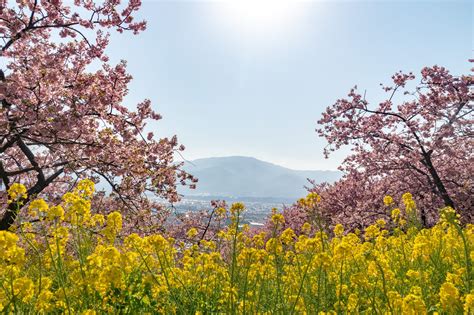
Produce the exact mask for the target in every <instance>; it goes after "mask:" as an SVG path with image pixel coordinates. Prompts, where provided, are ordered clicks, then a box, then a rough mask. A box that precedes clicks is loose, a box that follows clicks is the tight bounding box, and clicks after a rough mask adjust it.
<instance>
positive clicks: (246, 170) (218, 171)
mask: <svg viewBox="0 0 474 315" xmlns="http://www.w3.org/2000/svg"><path fill="white" fill-rule="evenodd" d="M184 169H185V170H186V171H187V172H189V173H191V174H192V175H194V176H195V177H197V178H198V179H199V182H198V184H197V189H195V190H191V189H188V188H187V187H185V188H181V189H180V191H179V192H180V193H181V194H184V195H185V196H219V197H227V198H229V197H230V198H232V197H239V198H240V197H245V198H282V199H295V198H300V197H303V196H305V195H306V194H307V191H306V190H305V189H304V186H305V185H306V186H307V185H309V183H308V181H307V179H308V178H310V179H314V180H315V181H316V182H317V183H321V182H334V181H336V180H338V179H339V178H340V177H341V173H340V172H338V171H297V170H292V169H289V168H285V167H282V166H279V165H275V164H272V163H268V162H264V161H260V160H257V159H255V158H252V157H243V156H230V157H213V158H205V159H198V160H194V161H191V162H186V163H185V166H184Z"/></svg>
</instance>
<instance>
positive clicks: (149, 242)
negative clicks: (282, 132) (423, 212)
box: [0, 181, 474, 314]
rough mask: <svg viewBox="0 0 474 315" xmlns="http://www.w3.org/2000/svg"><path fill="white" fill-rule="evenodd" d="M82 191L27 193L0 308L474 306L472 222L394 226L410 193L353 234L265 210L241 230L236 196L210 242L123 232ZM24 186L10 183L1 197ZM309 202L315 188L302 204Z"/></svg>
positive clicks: (5, 261) (6, 240) (409, 206)
mask: <svg viewBox="0 0 474 315" xmlns="http://www.w3.org/2000/svg"><path fill="white" fill-rule="evenodd" d="M93 191H94V188H93V183H92V182H91V181H82V182H80V183H79V185H78V186H77V188H76V189H75V190H74V191H73V192H71V193H67V194H65V195H64V196H63V198H62V203H61V204H60V205H56V206H51V205H48V204H47V203H46V202H44V200H42V199H36V200H34V201H33V202H32V203H31V204H30V206H29V214H28V217H25V218H22V224H20V225H19V226H18V229H17V230H16V231H15V232H14V233H13V232H7V231H2V232H0V249H1V250H0V266H1V269H2V270H3V271H4V272H2V274H1V275H0V284H1V286H0V308H1V309H2V310H3V311H4V312H17V313H30V312H31V313H32V312H38V313H59V312H67V313H83V314H96V313H105V312H108V313H124V314H126V313H144V312H150V313H163V314H174V313H176V314H189V313H191V314H192V313H196V314H201V313H265V312H267V313H269V312H271V313H285V314H286V313H288V314H291V313H307V314H326V313H336V312H337V313H344V312H347V313H354V314H357V313H386V312H389V313H392V314H400V313H404V314H425V313H427V312H435V311H436V312H438V313H439V314H454V313H462V312H466V313H467V314H470V313H472V312H474V283H473V280H474V274H473V266H472V262H473V259H474V226H473V225H467V226H465V227H461V225H460V224H459V220H458V217H459V215H457V214H456V212H455V211H454V210H453V209H452V208H449V207H446V208H444V209H442V210H441V216H440V221H439V222H438V223H437V224H436V225H435V226H434V227H432V228H430V229H419V228H417V227H416V225H415V224H412V223H410V222H409V220H405V221H406V222H403V220H404V218H405V215H408V214H409V211H412V210H413V207H414V203H413V200H412V199H411V195H410V194H405V196H404V202H405V203H406V210H405V211H404V214H403V213H402V214H401V211H399V210H398V211H396V208H394V209H393V210H394V211H393V220H394V222H396V226H395V227H394V228H393V229H387V223H386V222H385V221H383V220H379V221H377V222H376V224H374V225H371V226H369V227H367V228H366V229H365V231H364V232H356V233H347V232H345V231H344V227H343V226H342V225H337V226H335V227H334V230H333V232H332V233H331V234H332V235H328V234H327V233H325V232H323V231H321V230H320V229H319V228H318V227H317V225H312V224H309V223H305V224H304V225H303V226H302V227H301V233H302V234H301V235H300V236H296V235H295V232H294V231H293V230H292V229H289V228H288V229H285V230H283V231H282V230H281V228H282V225H283V224H284V223H285V219H284V217H283V215H282V214H279V213H274V214H273V216H272V218H271V223H272V230H271V231H270V232H262V233H258V234H254V235H250V234H249V233H248V232H247V227H245V226H242V225H241V224H240V219H241V214H242V212H243V211H244V205H243V204H240V203H236V204H233V205H232V206H231V207H230V209H227V210H226V211H228V214H229V215H230V218H231V223H230V225H229V226H228V227H226V228H223V229H222V230H221V231H220V232H219V233H217V234H216V235H215V237H214V238H213V239H212V240H201V238H200V234H199V233H198V231H197V230H196V229H193V228H192V229H190V230H189V231H188V233H187V240H186V241H183V242H177V241H176V240H175V239H173V238H169V237H165V236H163V235H160V234H155V235H150V236H147V237H140V236H138V235H137V234H130V235H123V234H122V232H121V227H122V226H121V224H122V218H121V215H120V213H118V212H113V213H111V214H109V215H108V216H107V217H103V216H100V215H94V214H92V213H91V198H92V194H93ZM24 192H25V189H24V187H22V186H21V185H12V188H11V189H10V196H9V198H10V201H12V202H13V201H14V200H15V199H18V198H21V197H22V194H24ZM384 199H385V203H386V204H387V205H392V203H393V199H392V198H391V197H386V198H384ZM319 202H320V199H319V196H317V195H316V194H311V195H310V196H308V197H307V198H305V199H303V200H301V203H303V204H304V206H310V207H314V206H315V205H317V204H318V203H319ZM219 209H220V208H219ZM222 212H223V211H222V210H219V213H221V214H223V213H222ZM406 218H408V216H407V217H406ZM31 220H34V221H36V222H35V223H33V224H32V223H29V222H28V221H31Z"/></svg>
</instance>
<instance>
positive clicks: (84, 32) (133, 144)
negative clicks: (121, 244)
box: [0, 0, 195, 230]
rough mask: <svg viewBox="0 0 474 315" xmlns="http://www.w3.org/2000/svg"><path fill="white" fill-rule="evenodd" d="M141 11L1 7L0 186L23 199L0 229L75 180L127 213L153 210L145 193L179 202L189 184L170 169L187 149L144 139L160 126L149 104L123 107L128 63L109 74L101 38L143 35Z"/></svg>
mask: <svg viewBox="0 0 474 315" xmlns="http://www.w3.org/2000/svg"><path fill="white" fill-rule="evenodd" d="M140 6H141V2H140V1H139V0H129V1H128V2H127V3H121V1H120V0H105V1H89V0H75V1H74V2H70V3H69V2H67V3H66V2H63V1H60V0H51V1H39V0H24V1H16V2H15V3H9V2H7V1H0V37H1V39H2V40H3V42H0V45H1V46H0V48H1V52H0V54H1V55H0V56H1V63H0V103H1V105H0V178H1V182H2V183H3V188H6V189H8V188H9V187H10V185H11V184H12V183H14V182H20V183H23V184H25V185H26V186H27V188H28V196H27V197H26V198H23V199H22V200H19V202H17V203H10V204H9V205H8V208H7V209H3V214H2V217H1V219H0V230H5V229H8V228H9V227H10V226H11V225H12V224H14V222H15V219H16V217H17V214H18V211H19V210H20V209H21V208H22V207H24V206H25V205H26V204H27V203H28V202H29V200H30V198H33V197H35V196H37V195H40V194H42V195H48V196H54V195H57V194H60V193H62V192H64V191H65V190H67V189H69V187H70V186H72V185H73V184H74V183H73V182H74V180H75V179H77V178H80V177H86V176H87V177H92V178H95V179H97V180H99V179H100V180H101V181H102V182H106V183H108V184H110V186H111V188H112V191H113V195H114V198H115V200H118V201H120V202H121V204H122V205H124V207H125V208H126V209H129V210H131V211H134V210H135V211H140V209H151V208H153V207H154V205H155V204H154V202H152V201H151V200H150V198H148V197H149V196H150V194H152V195H154V196H157V197H161V198H165V199H167V200H169V201H176V200H177V199H178V198H179V195H178V194H177V191H176V182H177V181H179V182H181V183H182V184H186V183H189V182H190V181H191V185H194V184H193V183H194V182H195V180H194V179H193V178H192V176H190V175H189V174H187V173H186V172H184V171H183V170H182V169H181V164H179V163H175V161H174V154H175V152H176V151H179V150H183V149H184V147H183V146H180V145H179V144H178V142H177V138H176V137H172V138H163V139H157V138H156V137H155V136H154V135H153V133H147V134H146V132H145V125H146V122H147V121H149V120H158V119H160V118H161V117H160V115H159V114H157V113H156V112H154V111H153V110H152V108H151V104H150V101H149V100H144V101H143V102H142V103H140V104H138V106H137V109H136V111H132V110H130V109H128V108H127V107H125V106H124V105H123V100H124V97H125V96H126V95H127V92H128V90H127V85H128V83H129V82H130V80H131V79H132V78H131V76H130V75H129V74H128V73H127V72H126V63H125V61H122V62H120V63H118V64H117V65H111V64H110V63H109V62H108V57H107V55H106V54H105V49H106V47H107V45H108V43H109V35H108V33H107V32H108V30H116V31H118V32H120V33H121V32H125V31H131V32H133V33H135V34H137V33H139V32H140V31H142V30H144V29H145V26H146V24H145V22H143V21H138V22H136V21H135V20H134V14H135V13H136V11H137V10H138V9H139V8H140ZM93 69H98V70H96V71H94V70H93ZM5 195H6V194H5V191H2V193H1V196H2V198H3V199H5V198H6V196H5ZM4 201H5V200H4ZM3 204H4V205H6V204H7V203H6V202H3ZM115 206H117V205H116V204H115Z"/></svg>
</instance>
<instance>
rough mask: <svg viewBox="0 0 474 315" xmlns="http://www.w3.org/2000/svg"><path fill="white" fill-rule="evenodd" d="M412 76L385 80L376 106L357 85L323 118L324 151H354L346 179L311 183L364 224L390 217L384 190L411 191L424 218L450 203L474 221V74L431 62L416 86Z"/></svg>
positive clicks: (336, 213) (344, 216)
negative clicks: (456, 72) (383, 95)
mask: <svg viewBox="0 0 474 315" xmlns="http://www.w3.org/2000/svg"><path fill="white" fill-rule="evenodd" d="M414 79H415V76H414V75H413V74H412V73H408V74H406V73H402V72H399V73H397V74H395V75H394V76H393V77H392V80H393V85H391V86H383V89H384V91H385V92H387V93H388V94H389V96H388V97H387V99H385V100H383V101H381V102H380V103H379V104H378V105H376V106H371V105H370V104H369V102H368V101H367V100H366V98H365V96H364V95H363V94H361V93H359V92H358V91H357V87H356V88H354V89H352V90H351V91H350V93H349V95H348V98H344V99H339V100H337V102H336V103H335V104H334V105H332V106H330V107H328V108H327V109H326V111H325V112H324V113H323V115H322V118H321V119H320V120H319V121H318V123H319V125H320V126H319V127H318V129H317V132H318V134H319V135H320V136H322V137H325V138H326V140H327V141H328V147H327V148H326V149H325V155H326V157H327V156H328V155H329V154H330V152H332V151H335V150H338V149H339V148H341V147H342V146H350V148H351V150H352V153H351V154H350V155H349V156H348V157H347V158H346V159H345V160H344V162H343V164H342V166H341V167H340V169H341V170H342V171H344V172H345V173H346V176H345V177H344V178H343V179H342V180H340V181H339V182H337V183H335V184H334V185H324V186H320V185H319V186H315V187H314V188H313V191H316V192H318V193H320V194H321V196H322V203H323V207H324V208H326V210H327V211H328V212H330V213H331V217H332V218H335V219H336V220H341V221H344V222H349V224H350V225H352V226H363V225H364V224H366V223H367V222H368V221H371V220H372V221H373V219H375V218H377V217H383V216H387V211H386V210H384V209H383V202H382V198H383V197H384V195H386V194H389V195H393V196H396V197H397V198H398V197H399V196H400V195H401V194H403V193H404V192H407V191H409V192H411V193H412V194H413V196H414V198H415V200H416V201H417V203H418V208H419V212H420V214H419V215H420V220H421V222H422V223H423V224H424V225H429V223H430V222H434V220H435V217H436V215H437V209H439V207H442V206H444V205H446V206H451V207H453V208H455V209H456V210H457V211H459V212H460V213H461V215H462V216H463V218H464V220H465V221H470V222H473V220H474V202H473V196H474V194H473V193H474V187H473V177H472V174H473V171H474V167H473V165H474V152H473V144H474V137H473V136H474V132H473V128H472V126H473V122H474V121H473V104H474V97H473V91H472V89H470V87H471V86H472V81H473V79H472V76H460V77H456V76H453V75H452V74H450V73H449V71H448V70H446V69H445V68H443V67H439V66H433V67H426V68H424V69H422V71H421V81H420V83H419V84H418V85H417V86H416V87H415V88H410V83H412V82H410V81H413V80H414Z"/></svg>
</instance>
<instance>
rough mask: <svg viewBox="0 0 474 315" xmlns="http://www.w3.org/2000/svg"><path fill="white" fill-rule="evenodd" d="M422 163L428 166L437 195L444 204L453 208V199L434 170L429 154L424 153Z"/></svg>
mask: <svg viewBox="0 0 474 315" xmlns="http://www.w3.org/2000/svg"><path fill="white" fill-rule="evenodd" d="M424 162H425V163H424V164H425V166H426V167H427V168H428V171H429V172H430V175H431V177H432V178H433V183H434V185H435V186H436V189H437V190H438V192H439V195H440V196H441V198H442V199H443V201H444V204H445V206H450V207H451V208H453V209H455V208H456V207H455V205H454V201H453V200H452V199H451V197H450V196H449V194H448V191H447V190H446V187H445V186H444V184H443V181H442V180H441V178H440V177H439V175H438V172H437V171H436V169H435V167H434V166H433V163H432V161H431V157H430V155H429V154H426V155H425V156H424Z"/></svg>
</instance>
